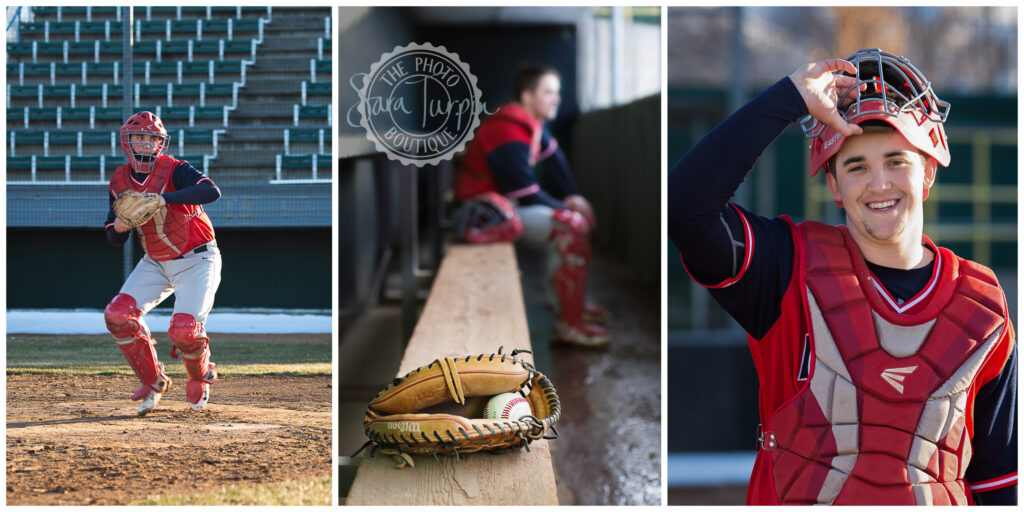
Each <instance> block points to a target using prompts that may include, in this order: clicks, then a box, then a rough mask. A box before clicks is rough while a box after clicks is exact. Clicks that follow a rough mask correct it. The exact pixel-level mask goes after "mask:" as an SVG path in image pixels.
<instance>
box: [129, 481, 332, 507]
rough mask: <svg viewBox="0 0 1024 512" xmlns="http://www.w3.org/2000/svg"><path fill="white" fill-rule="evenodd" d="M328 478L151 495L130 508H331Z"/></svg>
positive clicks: (134, 503)
mask: <svg viewBox="0 0 1024 512" xmlns="http://www.w3.org/2000/svg"><path fill="white" fill-rule="evenodd" d="M330 504H331V477H330V476H329V475H328V476H322V477H320V478H316V479H313V480H310V481H307V482H283V483H280V484H271V485H257V486H255V487H221V488H220V489H218V490H216V491H213V492H207V493H201V494H191V495H187V496H150V497H149V498H146V499H144V500H139V501H136V502H133V503H129V505H160V506H177V505H256V506H265V505H330Z"/></svg>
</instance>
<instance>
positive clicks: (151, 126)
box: [119, 111, 171, 173]
mask: <svg viewBox="0 0 1024 512" xmlns="http://www.w3.org/2000/svg"><path fill="white" fill-rule="evenodd" d="M119 135H120V141H121V149H122V150H124V153H125V154H126V155H128V161H129V162H131V164H132V168H133V169H135V170H136V171H137V172H145V173H148V172H152V171H153V166H154V165H156V159H157V158H159V157H160V155H162V154H163V152H164V151H165V150H166V149H167V145H168V143H170V141H171V136H170V135H168V134H167V130H166V129H165V128H164V123H163V121H161V120H160V118H159V117H157V116H156V114H154V113H152V112H146V111H143V112H139V113H137V114H135V115H133V116H131V117H129V118H128V120H127V121H125V122H124V124H123V125H121V131H120V134H119ZM135 135H142V136H143V137H144V138H145V140H132V139H133V136H135ZM154 136H155V137H158V138H159V141H156V142H153V141H152V140H151V137H154ZM153 146H155V149H153V150H152V151H148V152H147V151H145V149H148V148H153Z"/></svg>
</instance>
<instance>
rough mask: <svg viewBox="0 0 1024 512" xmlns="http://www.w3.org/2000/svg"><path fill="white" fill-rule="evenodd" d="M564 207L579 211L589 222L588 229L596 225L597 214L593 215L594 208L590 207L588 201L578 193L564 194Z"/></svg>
mask: <svg viewBox="0 0 1024 512" xmlns="http://www.w3.org/2000/svg"><path fill="white" fill-rule="evenodd" d="M562 202H563V203H565V207H566V208H568V209H570V210H572V211H574V212H576V213H579V214H580V215H582V216H583V218H584V219H587V222H588V223H589V224H590V229H594V228H595V227H597V216H595V215H594V209H593V208H591V207H590V203H589V202H588V201H587V200H586V199H584V198H583V196H580V195H571V196H566V198H565V199H564V200H562Z"/></svg>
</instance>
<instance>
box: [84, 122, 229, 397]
mask: <svg viewBox="0 0 1024 512" xmlns="http://www.w3.org/2000/svg"><path fill="white" fill-rule="evenodd" d="M119 135H120V142H121V149H123V150H124V152H125V154H126V155H128V163H127V164H124V165H122V166H120V167H118V168H117V170H115V171H114V174H113V176H112V177H111V178H110V211H109V212H108V213H107V223H106V233H107V240H108V241H109V242H110V243H111V245H114V246H115V247H120V246H122V245H124V243H125V242H126V241H127V240H128V237H129V235H130V233H129V232H130V231H131V230H133V229H134V230H136V233H137V235H138V238H139V242H140V243H141V244H142V247H143V249H144V250H145V252H146V254H145V256H144V257H143V258H142V259H141V260H140V261H139V263H138V265H136V267H135V270H133V271H132V273H131V275H129V276H128V279H127V280H126V281H125V282H124V285H122V286H121V291H120V292H118V294H117V295H116V296H115V297H114V299H113V300H111V301H110V304H107V307H106V309H105V310H104V312H103V314H104V317H105V320H106V323H107V329H108V330H109V331H110V334H112V335H113V336H114V340H115V341H116V342H117V345H118V347H119V348H120V349H121V353H123V354H124V357H125V359H127V360H128V365H129V366H131V368H132V371H134V372H135V375H136V376H137V377H138V378H139V387H138V388H137V389H136V390H135V393H134V394H133V395H132V400H142V404H141V405H140V406H139V409H138V415H139V416H144V415H145V414H147V413H149V412H150V411H152V410H153V408H154V407H156V405H157V403H158V402H159V401H160V398H161V396H163V393H164V392H166V391H167V388H168V387H169V386H170V385H171V379H169V378H168V377H167V375H165V374H164V365H163V364H162V363H160V362H159V361H158V360H157V355H156V348H155V347H154V346H155V345H156V341H155V340H154V339H153V338H152V336H151V334H150V331H149V328H148V327H147V326H146V322H145V320H144V319H143V316H144V315H145V314H146V313H147V312H149V310H151V309H153V308H154V307H156V305H157V304H160V303H161V302H163V301H164V299H166V298H167V297H169V296H170V295H171V294H172V293H174V294H175V301H174V314H173V316H172V317H171V324H170V328H169V330H168V332H167V335H168V337H169V338H170V340H171V344H172V345H173V347H172V348H171V357H178V355H180V356H181V360H182V363H183V364H184V365H185V372H186V373H187V374H188V383H187V384H186V385H185V394H186V396H187V398H188V402H189V404H190V405H191V408H192V410H194V411H200V410H202V409H203V407H204V406H206V403H207V401H209V399H210V385H211V384H213V383H215V382H217V370H216V368H215V365H214V363H212V362H210V349H209V344H210V338H209V337H207V335H206V329H205V328H204V325H205V323H206V316H207V314H209V312H210V308H212V307H213V298H214V294H215V293H216V292H217V286H218V285H219V284H220V271H221V258H220V250H219V249H218V248H217V242H216V240H214V236H213V225H212V224H211V223H210V218H209V217H207V216H206V212H204V211H203V207H202V206H201V205H203V204H206V203H211V202H213V201H216V200H217V199H218V198H220V189H219V188H217V186H216V185H215V184H214V183H213V180H211V179H210V178H208V177H206V176H204V175H203V173H202V172H200V171H198V170H197V169H196V168H195V167H193V166H192V165H191V164H189V163H188V162H186V161H183V160H177V159H175V158H174V157H171V156H169V155H165V154H164V151H165V150H166V149H167V145H168V142H169V141H170V137H169V136H168V135H167V130H166V129H164V125H163V123H162V122H161V121H160V118H159V117H157V116H156V115H154V114H152V113H151V112H139V113H137V114H135V115H133V116H132V117H130V118H129V119H128V121H126V122H125V123H124V125H123V126H121V130H120V133H119Z"/></svg>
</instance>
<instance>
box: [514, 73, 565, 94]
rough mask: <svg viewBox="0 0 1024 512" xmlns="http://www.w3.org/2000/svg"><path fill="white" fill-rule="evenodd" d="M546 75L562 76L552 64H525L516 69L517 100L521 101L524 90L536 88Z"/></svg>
mask: <svg viewBox="0 0 1024 512" xmlns="http://www.w3.org/2000/svg"><path fill="white" fill-rule="evenodd" d="M544 75H555V77H557V78H561V76H560V75H559V74H558V71H557V70H555V68H553V67H551V66H544V65H540V64H523V65H521V66H519V69H516V78H515V91H516V96H515V98H516V101H519V98H520V97H521V96H522V95H523V93H524V92H526V91H532V90H534V89H536V88H537V85H538V84H539V83H540V79H541V78H543V77H544Z"/></svg>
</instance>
